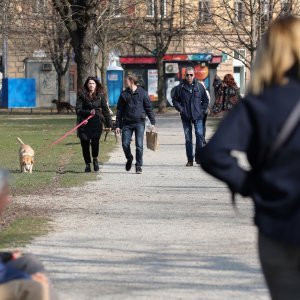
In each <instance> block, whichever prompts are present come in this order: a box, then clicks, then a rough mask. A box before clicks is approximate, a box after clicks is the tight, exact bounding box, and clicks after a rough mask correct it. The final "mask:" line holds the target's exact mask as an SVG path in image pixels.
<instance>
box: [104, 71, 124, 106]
mask: <svg viewBox="0 0 300 300" xmlns="http://www.w3.org/2000/svg"><path fill="white" fill-rule="evenodd" d="M106 78H107V89H108V99H109V105H110V106H116V105H117V103H118V100H119V97H120V94H121V92H122V90H123V70H107V72H106Z"/></svg>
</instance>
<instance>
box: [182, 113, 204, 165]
mask: <svg viewBox="0 0 300 300" xmlns="http://www.w3.org/2000/svg"><path fill="white" fill-rule="evenodd" d="M181 120H182V125H183V130H184V136H185V150H186V156H187V159H188V161H194V151H193V128H192V125H193V124H194V128H195V135H196V151H195V153H196V154H195V159H196V160H197V158H198V157H199V150H200V149H201V148H202V147H203V145H204V143H203V141H204V140H203V121H202V120H196V121H191V120H187V119H184V118H182V119H181Z"/></svg>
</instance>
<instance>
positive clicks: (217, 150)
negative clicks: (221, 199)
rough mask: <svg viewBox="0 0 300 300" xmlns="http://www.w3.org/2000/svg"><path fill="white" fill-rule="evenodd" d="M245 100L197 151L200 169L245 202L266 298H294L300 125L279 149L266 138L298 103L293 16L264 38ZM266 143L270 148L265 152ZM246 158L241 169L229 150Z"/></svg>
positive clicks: (299, 60)
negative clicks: (251, 205)
mask: <svg viewBox="0 0 300 300" xmlns="http://www.w3.org/2000/svg"><path fill="white" fill-rule="evenodd" d="M251 75H252V76H251V81H250V87H249V90H248V94H247V95H246V97H245V99H244V100H243V101H242V102H241V103H239V104H238V105H237V106H236V107H235V108H234V109H233V110H232V112H230V113H229V114H228V115H227V116H226V117H225V119H224V120H223V122H222V123H221V125H220V126H219V128H218V130H217V132H216V133H215V135H214V136H213V138H212V139H211V140H210V142H209V143H208V144H207V145H206V147H204V148H203V149H202V150H201V155H200V163H201V166H202V168H203V169H204V170H205V171H207V172H208V173H210V174H212V175H213V176H215V177H216V178H218V179H220V180H222V181H224V182H225V183H226V184H227V185H228V187H229V189H230V190H231V192H232V193H233V194H235V193H239V194H241V195H243V196H247V197H251V198H252V199H253V201H254V205H255V216H254V222H255V224H256V226H257V227H258V251H259V258H260V263H261V266H262V270H263V273H264V276H265V279H266V283H267V286H268V288H269V291H270V294H271V297H272V299H273V300H275V299H276V300H287V299H288V300H298V299H300V230H299V228H300V185H299V183H300V159H299V157H300V124H299V122H298V125H297V127H296V128H294V130H293V131H292V133H291V134H290V135H289V136H288V139H287V140H286V142H285V144H284V145H283V146H282V147H281V148H279V150H278V151H277V154H276V156H272V159H271V161H270V153H272V152H271V150H272V149H274V148H273V147H274V144H273V143H274V141H275V140H276V139H277V138H278V134H279V132H280V130H281V128H282V127H283V125H284V124H286V123H285V121H286V120H287V119H289V116H290V114H291V112H293V111H294V108H295V107H296V105H297V104H299V101H300V19H299V18H297V17H292V16H288V17H282V18H278V19H277V20H275V21H274V22H273V23H271V25H270V26H269V29H268V30H267V32H266V34H265V35H264V37H263V39H262V41H261V44H260V46H259V50H258V53H257V56H256V61H255V63H254V68H253V72H252V74H251ZM272 146H273V147H272ZM233 150H238V151H243V152H245V153H246V155H247V157H248V161H249V163H250V166H251V170H245V169H243V168H242V167H240V165H239V164H238V162H237V159H236V158H235V157H234V156H232V151H233Z"/></svg>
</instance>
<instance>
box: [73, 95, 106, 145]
mask: <svg viewBox="0 0 300 300" xmlns="http://www.w3.org/2000/svg"><path fill="white" fill-rule="evenodd" d="M92 109H95V111H96V114H95V116H94V117H93V118H91V119H89V121H88V123H87V124H86V125H83V126H81V127H79V129H78V136H79V138H80V139H84V140H90V139H98V138H100V136H101V132H102V121H101V120H102V116H104V119H105V123H106V124H105V125H106V127H111V116H110V112H109V108H108V105H107V101H106V99H105V97H104V95H102V94H101V93H98V94H97V95H96V97H94V98H93V99H90V98H89V97H88V94H87V92H86V91H81V92H79V93H78V94H77V102H76V114H77V116H78V123H80V122H82V121H83V120H84V119H86V118H87V117H88V116H89V115H90V114H91V110H92Z"/></svg>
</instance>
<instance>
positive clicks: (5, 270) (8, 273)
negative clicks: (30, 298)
mask: <svg viewBox="0 0 300 300" xmlns="http://www.w3.org/2000/svg"><path fill="white" fill-rule="evenodd" d="M17 279H31V277H30V276H29V275H28V274H27V273H24V272H22V271H20V270H17V269H14V268H12V267H10V266H7V265H6V264H3V263H2V261H0V284H2V283H5V282H8V281H11V280H17Z"/></svg>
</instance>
